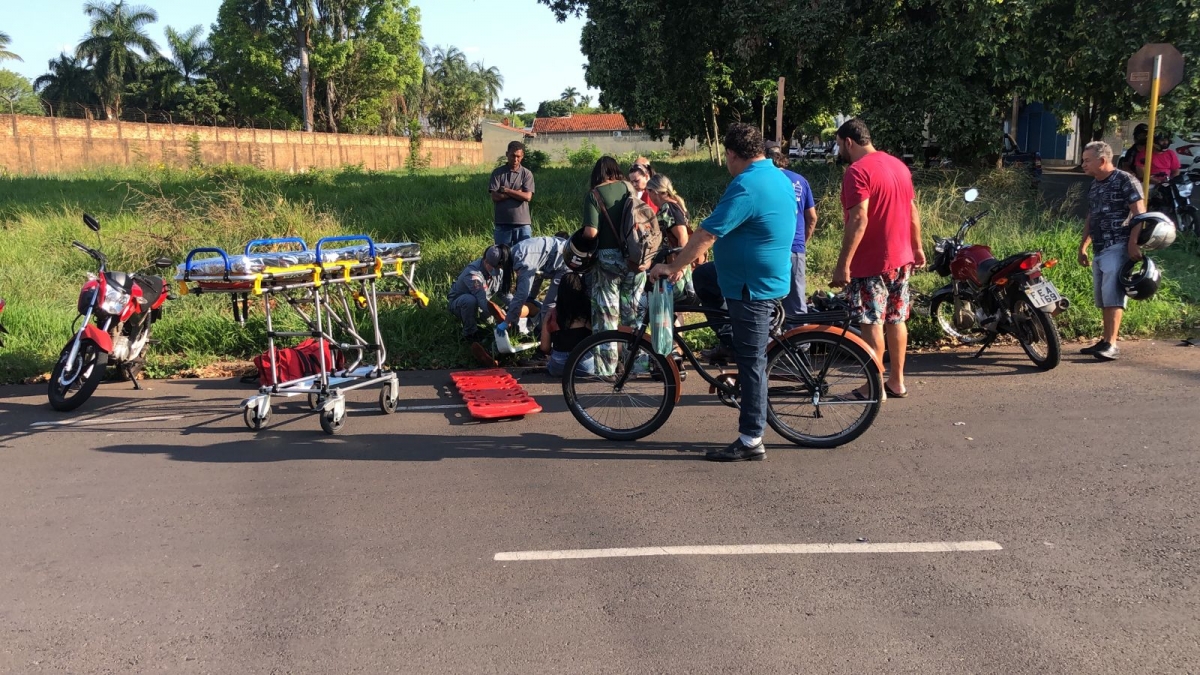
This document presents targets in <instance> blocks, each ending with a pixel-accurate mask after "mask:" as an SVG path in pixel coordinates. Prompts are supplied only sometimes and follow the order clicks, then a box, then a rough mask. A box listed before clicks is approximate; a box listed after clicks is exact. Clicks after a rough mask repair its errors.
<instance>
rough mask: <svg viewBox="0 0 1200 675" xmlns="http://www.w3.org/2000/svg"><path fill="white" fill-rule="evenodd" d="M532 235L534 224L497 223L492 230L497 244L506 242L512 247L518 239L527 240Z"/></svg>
mask: <svg viewBox="0 0 1200 675" xmlns="http://www.w3.org/2000/svg"><path fill="white" fill-rule="evenodd" d="M532 236H533V226H532V225H500V224H499V223H497V224H495V229H494V230H493V231H492V238H493V239H495V240H496V245H497V246H499V245H500V244H504V245H505V246H508V247H509V248H512V247H513V246H514V245H515V244H516V243H517V242H518V241H525V240H526V239H529V238H530V237H532Z"/></svg>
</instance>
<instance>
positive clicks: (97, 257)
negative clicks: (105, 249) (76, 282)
mask: <svg viewBox="0 0 1200 675" xmlns="http://www.w3.org/2000/svg"><path fill="white" fill-rule="evenodd" d="M71 245H72V246H74V247H75V248H77V249H79V250H80V251H83V252H84V253H86V254H88V255H90V256H91V257H92V258H93V259H95V261H96V262H98V263H100V264H104V254H103V253H101V252H99V251H97V250H96V249H94V248H88V247H87V246H84V245H83V244H82V243H80V242H78V241H73V242H71Z"/></svg>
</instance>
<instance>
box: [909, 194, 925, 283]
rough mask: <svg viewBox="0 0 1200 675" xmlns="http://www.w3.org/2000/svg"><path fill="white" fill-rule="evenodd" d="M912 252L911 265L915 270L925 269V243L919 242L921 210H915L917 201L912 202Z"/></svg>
mask: <svg viewBox="0 0 1200 675" xmlns="http://www.w3.org/2000/svg"><path fill="white" fill-rule="evenodd" d="M912 251H913V265H914V266H915V267H916V268H917V269H921V268H922V267H925V242H923V241H921V210H920V209H919V208H917V200H916V199H913V200H912Z"/></svg>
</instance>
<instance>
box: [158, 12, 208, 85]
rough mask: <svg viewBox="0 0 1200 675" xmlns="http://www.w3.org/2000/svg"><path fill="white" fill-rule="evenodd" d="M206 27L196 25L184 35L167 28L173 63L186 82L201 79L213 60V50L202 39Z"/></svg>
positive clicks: (168, 44)
mask: <svg viewBox="0 0 1200 675" xmlns="http://www.w3.org/2000/svg"><path fill="white" fill-rule="evenodd" d="M203 32H204V27H203V26H201V25H200V24H196V25H195V26H192V27H191V28H189V29H187V30H185V31H183V32H182V33H180V32H178V31H176V30H175V29H174V28H172V27H170V26H167V30H166V33H167V46H168V47H170V48H171V63H172V64H174V66H175V69H176V70H177V71H179V74H180V75H182V76H183V79H184V80H186V81H189V82H190V81H193V80H197V79H199V78H200V77H201V76H202V75H203V74H204V70H205V69H206V68H207V67H208V62H209V61H210V60H211V59H212V48H211V47H209V46H208V43H207V42H205V41H204V40H202V39H201V38H200V35H201V33H203Z"/></svg>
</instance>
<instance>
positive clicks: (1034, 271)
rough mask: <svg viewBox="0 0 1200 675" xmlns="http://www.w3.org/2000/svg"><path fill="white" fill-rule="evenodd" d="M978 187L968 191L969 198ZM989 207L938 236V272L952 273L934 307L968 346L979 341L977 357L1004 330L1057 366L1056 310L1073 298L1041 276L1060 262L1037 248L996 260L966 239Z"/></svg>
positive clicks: (1044, 363) (1041, 362)
mask: <svg viewBox="0 0 1200 675" xmlns="http://www.w3.org/2000/svg"><path fill="white" fill-rule="evenodd" d="M978 197H979V191H978V190H976V189H974V188H972V189H970V190H967V192H966V194H965V195H964V199H965V200H966V201H967V202H968V203H970V202H973V201H975V200H976V199H977V198H978ZM987 213H988V212H987V211H986V210H984V211H982V212H980V213H977V214H976V215H974V216H971V217H969V218H967V219H965V220H964V221H963V223H962V226H961V227H959V228H958V233H957V234H956V235H954V236H953V237H951V238H949V239H935V240H934V242H935V245H934V255H933V262H932V265H931V267H932V269H933V271H935V272H937V273H938V274H940V275H942V276H944V277H950V280H951V281H950V283H949V284H947V285H946V286H943V287H942V288H940V289H938V290H937V291H936V292H934V294H933V296H932V298H931V299H930V305H929V311H930V315H931V316H932V317H933V319H934V320H935V321H936V322H937V323H938V325H939V326H940V327H941V329H942V330H943V331H944V332H945V333H946V334H947V335H949V336H951V337H953V338H956V339H957V340H958V341H959V342H961V343H963V344H967V345H974V344H978V345H980V348H979V351H978V352H977V353H976V354H975V356H976V357H978V356H980V355H982V354H983V352H984V350H986V349H987V348H988V347H990V346H991V345H992V343H993V342H995V341H996V338H998V337H1000V336H1001V335H1011V336H1012V337H1014V338H1016V339H1017V342H1019V343H1021V348H1022V349H1024V350H1025V354H1026V355H1028V356H1029V358H1030V360H1031V361H1033V364H1034V365H1035V366H1037V367H1038V368H1040V369H1041V370H1050V369H1051V368H1054V367H1055V366H1057V365H1058V362H1059V359H1060V357H1061V354H1062V346H1061V342H1060V340H1059V335H1058V328H1057V327H1056V326H1055V325H1054V320H1053V318H1052V317H1053V315H1055V314H1057V313H1058V312H1060V311H1062V310H1064V309H1067V308H1068V307H1069V306H1070V302H1069V301H1068V300H1067V299H1066V298H1064V297H1063V296H1062V294H1061V293H1059V292H1058V289H1057V288H1055V286H1054V284H1053V283H1052V282H1051V281H1050V280H1049V279H1047V278H1045V277H1044V276H1043V275H1042V272H1043V271H1044V270H1048V269H1050V268H1052V267H1054V265H1056V264H1057V263H1058V261H1057V260H1049V261H1046V262H1045V263H1043V262H1042V254H1041V252H1038V251H1032V252H1025V253H1018V254H1016V255H1012V256H1009V257H1007V258H1005V259H1003V260H997V259H996V258H995V257H994V256H993V255H992V251H991V249H989V248H988V247H986V246H980V245H972V244H968V243H966V242H964V240H963V237H965V236H966V234H967V232H968V231H969V230H970V229H971V228H972V227H974V226H975V224H976V223H978V222H979V220H980V219H981V218H983V217H984V216H986V215H987Z"/></svg>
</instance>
